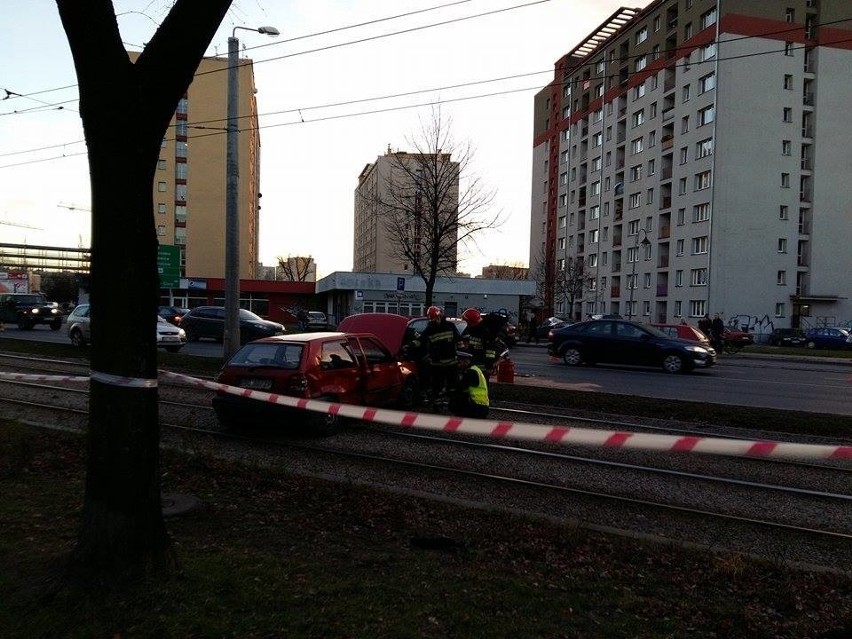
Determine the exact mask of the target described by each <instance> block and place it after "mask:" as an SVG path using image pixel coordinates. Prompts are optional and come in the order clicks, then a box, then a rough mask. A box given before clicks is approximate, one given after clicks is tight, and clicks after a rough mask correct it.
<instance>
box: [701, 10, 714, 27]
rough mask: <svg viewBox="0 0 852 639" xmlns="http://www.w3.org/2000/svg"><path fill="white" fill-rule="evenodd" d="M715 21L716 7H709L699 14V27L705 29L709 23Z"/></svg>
mask: <svg viewBox="0 0 852 639" xmlns="http://www.w3.org/2000/svg"><path fill="white" fill-rule="evenodd" d="M715 23H716V8H715V7H714V8H713V9H710V11H706V12H704V13H702V14H701V28H702V29H706V28H707V27H709V26H710V25H711V24H715Z"/></svg>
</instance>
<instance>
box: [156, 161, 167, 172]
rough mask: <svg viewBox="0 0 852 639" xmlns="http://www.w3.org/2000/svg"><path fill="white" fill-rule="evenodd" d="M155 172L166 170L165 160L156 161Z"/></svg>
mask: <svg viewBox="0 0 852 639" xmlns="http://www.w3.org/2000/svg"><path fill="white" fill-rule="evenodd" d="M157 170H158V171H165V170H166V161H165V160H157Z"/></svg>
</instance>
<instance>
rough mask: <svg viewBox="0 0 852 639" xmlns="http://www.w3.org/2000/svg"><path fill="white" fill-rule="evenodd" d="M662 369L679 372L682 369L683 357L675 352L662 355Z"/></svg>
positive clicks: (668, 371)
mask: <svg viewBox="0 0 852 639" xmlns="http://www.w3.org/2000/svg"><path fill="white" fill-rule="evenodd" d="M663 370H664V371H666V372H667V373H680V372H682V371H683V370H684V366H683V357H681V356H680V355H678V354H677V353H668V354H666V356H665V357H663Z"/></svg>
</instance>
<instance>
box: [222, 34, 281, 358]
mask: <svg viewBox="0 0 852 639" xmlns="http://www.w3.org/2000/svg"><path fill="white" fill-rule="evenodd" d="M237 29H245V30H246V31H255V32H257V33H263V34H266V35H268V36H271V37H275V36H277V35H279V32H278V29H276V28H275V27H257V28H251V27H234V30H233V31H232V32H231V37H230V38H228V136H227V137H228V140H227V161H226V172H227V174H228V181H227V193H226V197H225V330H224V335H223V340H222V342H223V347H224V348H223V352H224V357H225V360H228V359H230V357H231V355H233V354H234V353H236V352H237V349H238V348H239V347H240V224H239V214H238V199H239V198H238V196H239V182H240V169H239V162H238V159H239V154H238V143H237V135H238V134H239V125H238V121H239V117H240V114H239V83H238V80H237V71H238V65H239V55H238V54H239V46H240V41H239V40H238V39H237V37H236V33H237Z"/></svg>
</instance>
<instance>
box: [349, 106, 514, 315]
mask: <svg viewBox="0 0 852 639" xmlns="http://www.w3.org/2000/svg"><path fill="white" fill-rule="evenodd" d="M451 128H452V123H451V122H450V121H449V120H444V119H443V118H442V117H441V113H440V111H439V110H437V109H435V110H433V111H432V113H431V118H430V119H429V120H428V121H426V122H421V127H420V132H419V134H418V135H417V136H416V137H412V138H409V139H407V140H406V141H407V143H408V144H409V145H410V148H411V150H410V151H409V152H398V153H391V154H390V155H389V157H390V163H391V169H390V172H389V174H388V175H386V176H385V178H384V181H383V184H379V185H377V188H376V189H375V192H372V193H368V194H366V195H365V197H366V198H367V199H368V200H369V201H368V202H366V203H365V204H366V205H367V206H370V207H372V209H373V211H374V213H375V215H377V216H378V218H379V223H380V224H381V225H383V227H384V229H385V231H386V233H387V237H388V239H389V243H388V246H386V247H384V250H385V251H386V253H387V254H388V255H389V256H392V257H396V258H398V259H399V260H401V261H402V262H404V263H406V264H409V265H411V269H412V271H413V272H414V273H415V274H416V275H418V276H420V277H421V278H422V279H423V282H424V283H425V285H426V304H427V305H429V304H431V303H432V292H433V289H434V286H435V280H436V279H437V278H438V276H441V275H453V274H455V273H456V272H457V270H458V250H459V246H461V247H463V248H465V249H470V248H475V247H476V237H477V235H478V234H480V233H481V232H483V231H486V230H488V229H494V228H497V227H499V226H500V225H501V224H502V220H501V216H500V214H499V213H492V212H491V204H492V202H493V200H494V196H495V192H494V191H493V190H490V189H488V188H487V187H486V186H485V185H484V184H483V181H482V180H481V179H480V178H479V177H478V176H476V175H475V174H472V163H473V158H474V152H473V148H472V146H471V145H470V143H466V144H456V143H455V141H454V140H453V137H452V132H451Z"/></svg>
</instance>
